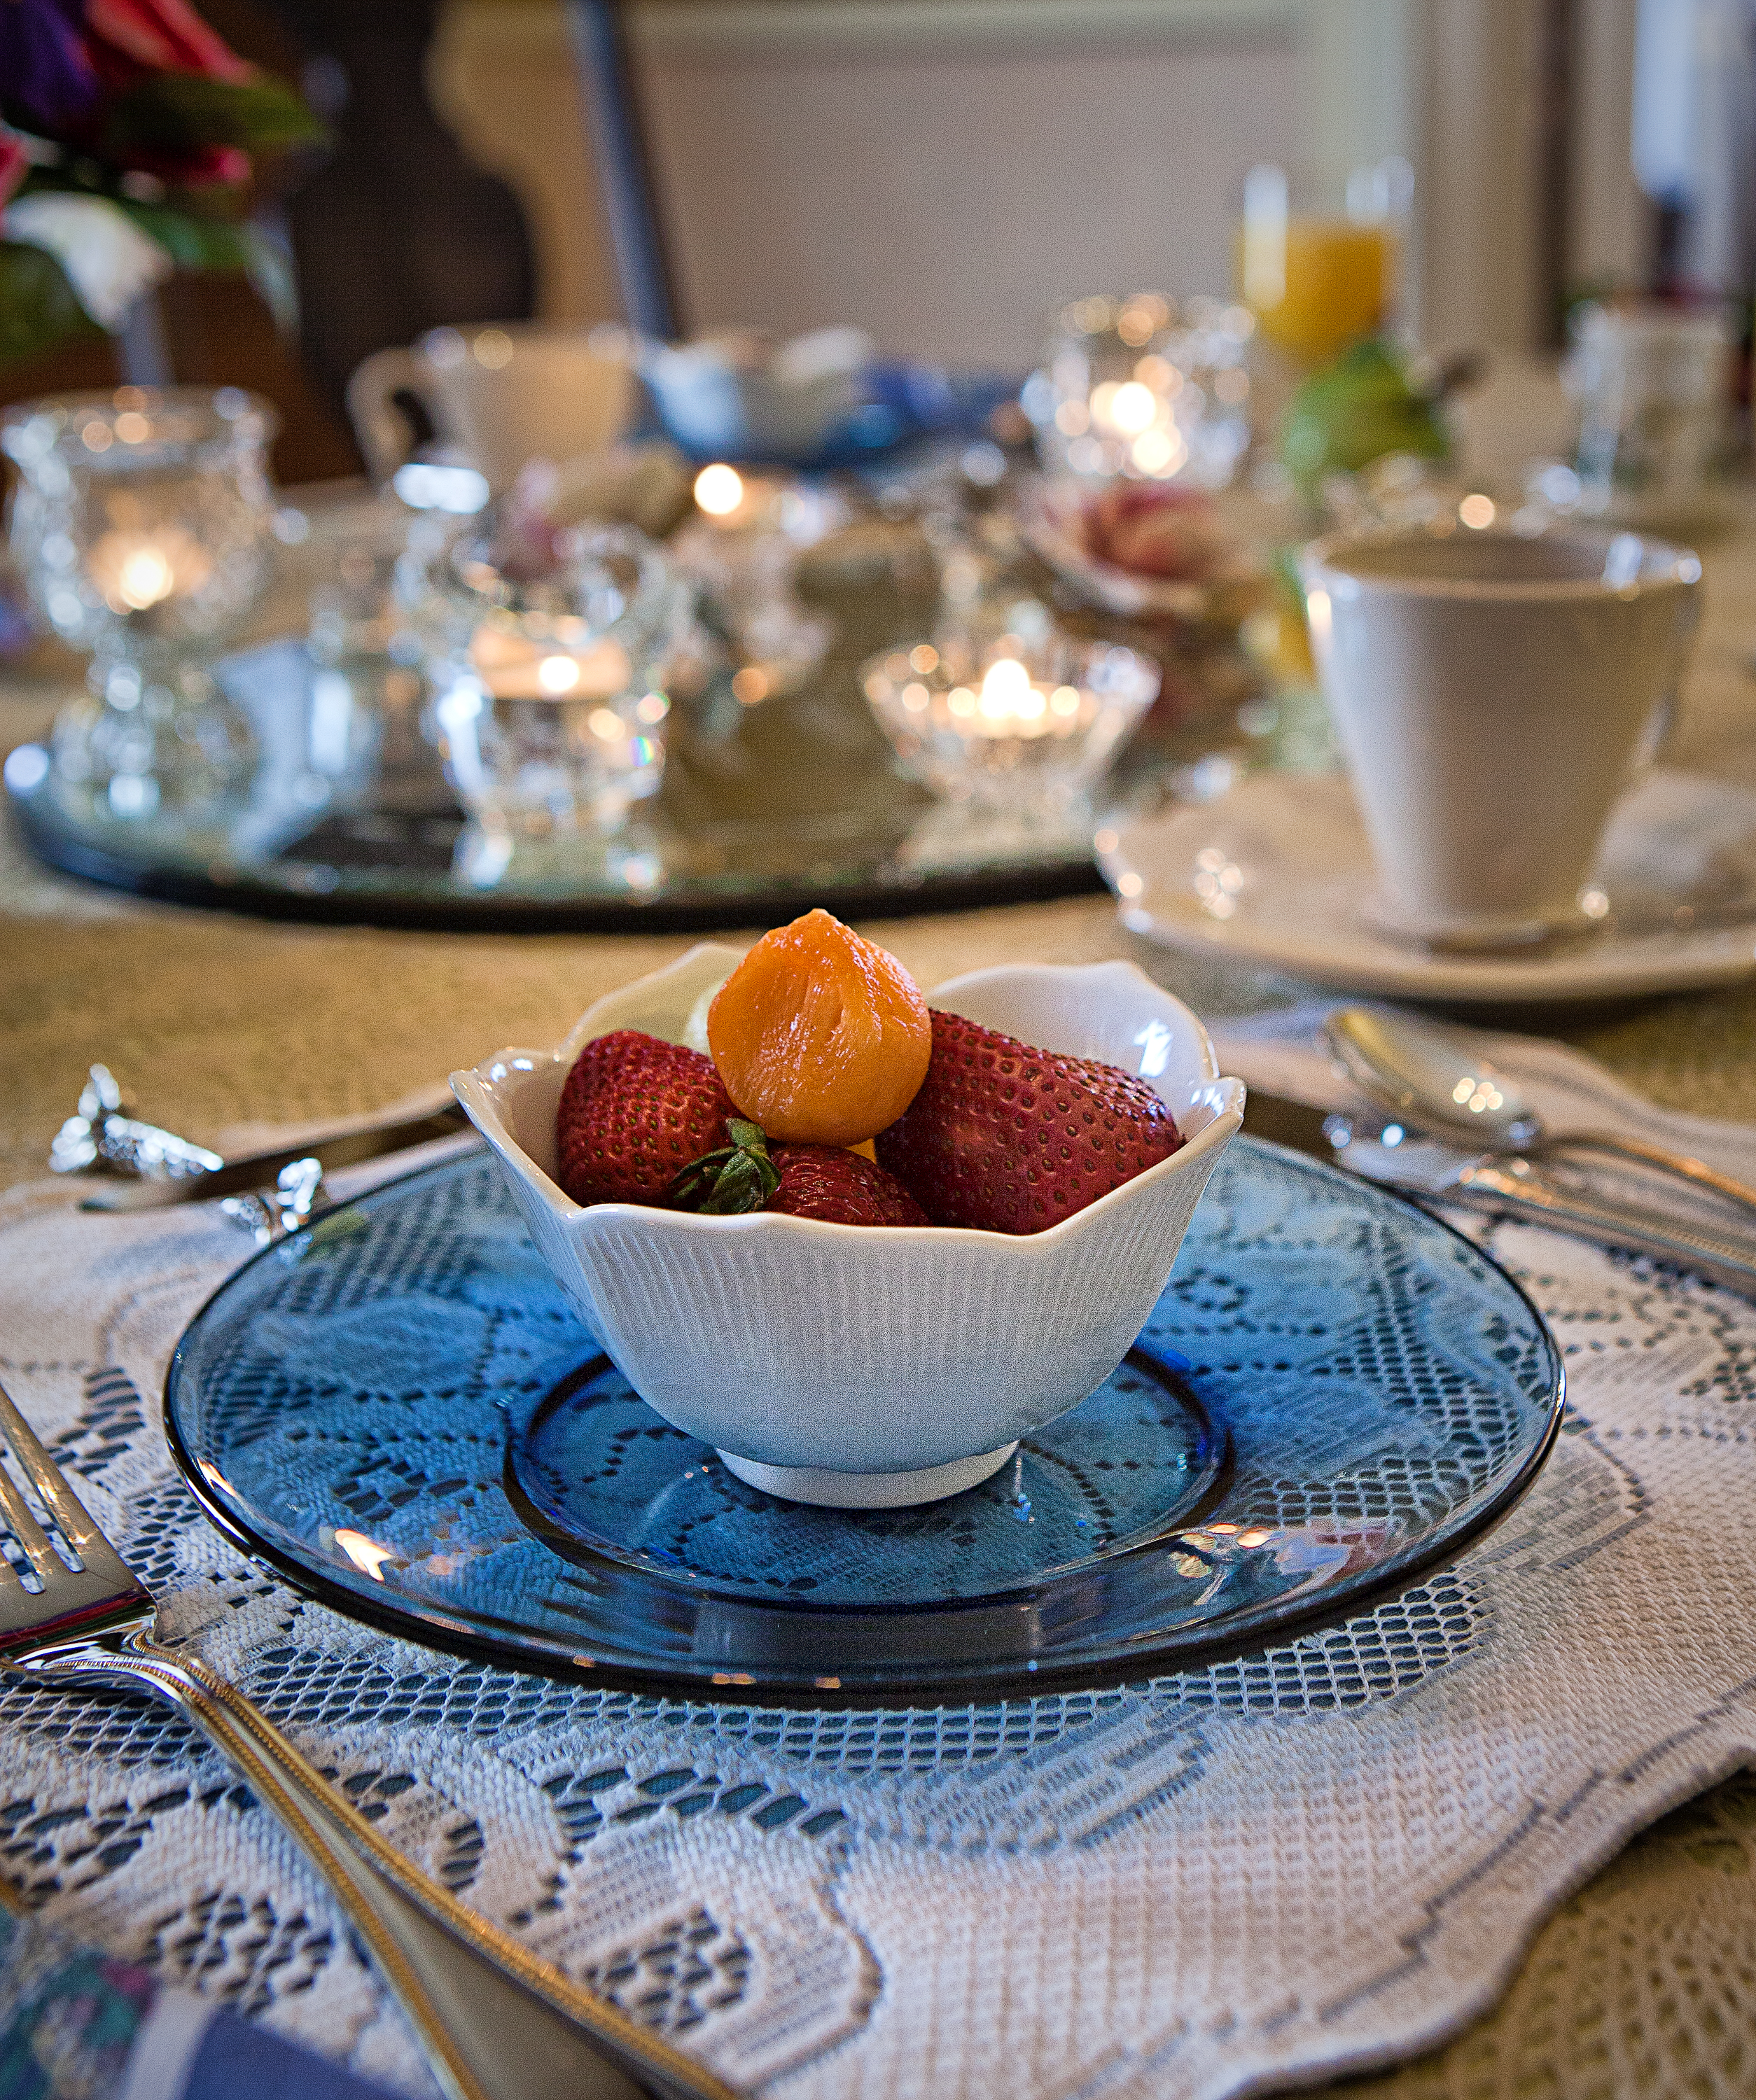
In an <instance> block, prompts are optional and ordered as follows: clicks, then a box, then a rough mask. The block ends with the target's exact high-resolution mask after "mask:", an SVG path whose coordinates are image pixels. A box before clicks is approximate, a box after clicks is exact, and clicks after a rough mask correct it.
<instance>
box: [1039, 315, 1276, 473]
mask: <svg viewBox="0 0 1756 2100" xmlns="http://www.w3.org/2000/svg"><path fill="white" fill-rule="evenodd" d="M1254 329H1255V321H1254V320H1253V319H1252V317H1251V315H1250V313H1249V311H1247V310H1246V308H1245V307H1242V306H1239V305H1237V304H1235V303H1228V302H1225V301H1224V300H1221V299H1213V298H1190V299H1185V300H1182V301H1178V300H1176V299H1171V298H1166V297H1165V296H1164V294H1163V293H1159V292H1136V293H1132V294H1131V295H1130V296H1129V297H1128V298H1121V299H1118V298H1110V297H1109V296H1107V295H1106V294H1102V293H1100V294H1096V295H1094V296H1093V297H1092V298H1084V299H1075V300H1074V301H1073V302H1072V303H1071V304H1070V305H1069V306H1067V307H1063V308H1062V309H1061V314H1060V316H1059V319H1058V322H1057V328H1056V330H1055V333H1053V334H1052V336H1051V337H1050V338H1049V341H1048V345H1047V346H1046V348H1045V350H1044V352H1043V364H1042V367H1041V368H1040V370H1039V371H1037V372H1035V373H1032V375H1031V377H1030V379H1029V380H1027V381H1026V384H1025V388H1024V392H1023V394H1022V395H1021V403H1022V405H1023V408H1024V411H1025V413H1026V415H1027V416H1028V417H1030V421H1031V422H1032V423H1033V424H1034V425H1035V429H1036V438H1037V451H1038V453H1039V457H1040V458H1041V459H1042V461H1043V465H1045V466H1046V467H1048V468H1049V469H1050V470H1052V471H1053V472H1057V473H1066V474H1074V475H1077V476H1079V478H1080V479H1084V480H1091V481H1099V480H1108V479H1110V478H1112V477H1113V476H1114V475H1116V474H1129V475H1132V476H1136V477H1138V478H1140V479H1145V480H1149V481H1171V480H1176V481H1181V482H1185V483H1190V484H1192V485H1193V486H1194V487H1198V488H1223V487H1224V486H1225V485H1226V484H1227V483H1229V481H1230V480H1231V479H1232V477H1233V474H1235V473H1236V472H1237V470H1238V463H1239V461H1241V460H1242V457H1243V456H1244V454H1245V452H1246V450H1247V449H1248V448H1249V444H1250V373H1249V370H1248V366H1247V363H1246V358H1247V351H1248V345H1249V342H1250V338H1251V333H1253V331H1254Z"/></svg>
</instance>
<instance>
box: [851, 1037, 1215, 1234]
mask: <svg viewBox="0 0 1756 2100" xmlns="http://www.w3.org/2000/svg"><path fill="white" fill-rule="evenodd" d="M1182 1141H1183V1140H1182V1138H1181V1136H1180V1135H1179V1133H1178V1131H1177V1127H1176V1122H1175V1120H1174V1119H1173V1118H1172V1116H1171V1111H1170V1110H1169V1109H1168V1108H1167V1107H1166V1106H1165V1104H1164V1102H1163V1101H1162V1100H1161V1099H1160V1097H1159V1096H1158V1094H1157V1093H1156V1092H1154V1090H1153V1088H1152V1087H1149V1085H1148V1084H1147V1083H1146V1082H1145V1080H1144V1079H1136V1078H1135V1077H1134V1075H1133V1074H1132V1073H1129V1072H1124V1071H1123V1070H1121V1069H1120V1068H1119V1067H1118V1066H1117V1065H1103V1064H1099V1063H1097V1062H1096V1061H1095V1060H1093V1059H1091V1058H1087V1057H1061V1056H1060V1055H1058V1054H1057V1052H1052V1051H1048V1050H1034V1049H1032V1048H1031V1047H1030V1044H1029V1043H1020V1042H1018V1041H1017V1039H1015V1038H1014V1037H1013V1036H1010V1035H1000V1034H999V1033H998V1032H997V1031H996V1030H994V1029H991V1028H982V1027H981V1026H978V1025H977V1023H976V1022H975V1021H965V1020H964V1019H963V1018H962V1017H960V1015H958V1014H955V1013H940V1012H935V1013H934V1014H933V1057H932V1061H931V1062H930V1063H929V1065H928V1066H927V1076H926V1078H925V1079H924V1080H923V1081H922V1083H921V1088H920V1092H919V1093H918V1094H916V1096H915V1098H914V1100H913V1101H911V1102H910V1104H909V1105H908V1106H907V1109H905V1110H903V1112H902V1115H901V1116H900V1117H899V1118H898V1120H897V1121H896V1122H895V1123H892V1124H891V1126H890V1127H889V1129H888V1130H887V1131H884V1132H880V1135H879V1138H878V1146H877V1149H878V1158H879V1161H880V1163H881V1164H882V1165H883V1166H885V1167H888V1168H889V1171H891V1173H893V1175H894V1176H896V1178H897V1179H898V1180H899V1181H900V1182H901V1183H902V1185H903V1187H904V1188H906V1189H907V1190H908V1192H909V1193H910V1194H911V1196H913V1197H914V1198H915V1199H916V1202H919V1203H920V1205H921V1207H923V1208H924V1210H925V1211H926V1213H927V1215H928V1216H929V1217H930V1218H931V1219H932V1220H933V1223H934V1224H940V1225H973V1226H977V1227H978V1228H979V1229H982V1230H983V1231H985V1232H991V1233H1040V1232H1043V1231H1046V1230H1047V1229H1048V1227H1049V1226H1051V1225H1058V1224H1060V1223H1061V1220H1062V1219H1063V1218H1070V1217H1071V1216H1072V1215H1073V1214H1074V1211H1083V1209H1084V1208H1085V1207H1086V1205H1087V1204H1088V1203H1093V1202H1096V1200H1097V1198H1099V1197H1100V1196H1106V1195H1108V1194H1109V1193H1110V1190H1111V1189H1119V1188H1120V1187H1121V1185H1122V1184H1123V1182H1124V1181H1132V1180H1133V1179H1134V1177H1135V1176H1136V1174H1144V1173H1145V1171H1146V1169H1147V1168H1148V1167H1156V1166H1157V1165H1158V1162H1159V1161H1160V1160H1161V1159H1168V1158H1170V1156H1171V1154H1172V1153H1173V1152H1175V1151H1176V1149H1177V1147H1178V1146H1179V1145H1180V1144H1181V1143H1182Z"/></svg>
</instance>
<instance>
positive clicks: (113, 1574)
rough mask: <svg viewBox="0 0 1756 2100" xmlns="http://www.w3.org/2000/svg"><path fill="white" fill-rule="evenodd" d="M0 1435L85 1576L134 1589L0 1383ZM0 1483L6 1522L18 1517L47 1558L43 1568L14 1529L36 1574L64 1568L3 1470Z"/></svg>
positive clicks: (124, 1568) (111, 1548) (113, 1551)
mask: <svg viewBox="0 0 1756 2100" xmlns="http://www.w3.org/2000/svg"><path fill="white" fill-rule="evenodd" d="M0 1436H4V1437H5V1439H6V1440H7V1443H8V1444H10V1445H11V1447H12V1451H13V1455H14V1456H15V1458H17V1460H18V1462H19V1463H20V1465H21V1466H22V1467H24V1471H26V1472H27V1473H28V1474H29V1476H30V1478H31V1480H32V1482H33V1485H34V1486H35V1488H36V1490H37V1492H38V1494H39V1495H41V1496H42V1500H43V1503H44V1506H45V1507H46V1509H47V1510H48V1511H49V1513H50V1514H51V1515H52V1516H53V1517H54V1519H55V1522H56V1524H59V1525H60V1529H61V1535H62V1537H64V1538H65V1539H66V1540H67V1542H68V1544H69V1545H70V1546H72V1547H73V1551H75V1552H76V1553H77V1555H79V1557H80V1559H81V1560H82V1561H83V1562H84V1563H85V1564H86V1568H87V1569H88V1570H89V1571H90V1573H92V1574H93V1575H95V1576H98V1577H100V1578H101V1579H103V1580H105V1581H109V1582H125V1583H127V1584H129V1585H130V1586H135V1574H134V1572H133V1570H132V1569H131V1568H129V1567H128V1566H127V1564H126V1563H125V1562H124V1560H122V1557H121V1555H120V1554H119V1553H118V1552H117V1551H116V1549H115V1547H114V1546H112V1545H111V1543H110V1542H109V1541H108V1539H107V1538H106V1537H104V1533H102V1532H101V1531H100V1530H99V1529H98V1527H97V1524H96V1523H95V1521H94V1520H93V1518H92V1516H91V1514H90V1511H88V1510H87V1509H86V1506H85V1504H84V1503H83V1502H81V1501H80V1499H79V1498H78V1496H77V1495H76V1494H75V1493H73V1489H71V1488H70V1487H69V1486H68V1485H67V1476H66V1475H65V1474H64V1473H63V1472H62V1471H61V1469H60V1467H59V1466H58V1465H56V1464H55V1461H54V1459H52V1458H51V1457H50V1456H49V1454H48V1453H47V1452H46V1450H44V1449H43V1447H42V1445H41V1444H40V1443H39V1442H38V1440H37V1432H36V1431H35V1430H33V1428H32V1427H31V1426H30V1424H29V1423H28V1422H27V1421H26V1420H25V1419H24V1416H23V1415H22V1414H20V1413H19V1411H18V1410H17V1408H16V1407H15V1406H14V1405H13V1404H12V1397H11V1394H10V1393H8V1392H7V1389H6V1387H4V1386H3V1385H0ZM0 1482H3V1483H4V1486H3V1487H0V1507H3V1508H4V1509H5V1511H6V1514H7V1518H8V1520H9V1521H11V1523H12V1524H14V1526H15V1528H16V1527H17V1526H18V1525H19V1520H20V1516H22V1518H23V1520H24V1523H25V1524H29V1528H30V1531H31V1532H32V1533H35V1535H36V1537H37V1540H38V1542H39V1544H40V1546H41V1548H42V1553H43V1554H45V1555H49V1556H50V1557H51V1565H48V1566H46V1565H45V1564H44V1562H43V1560H42V1559H40V1558H39V1556H38V1551H37V1549H36V1547H34V1546H33V1545H32V1543H31V1540H30V1537H29V1536H28V1535H27V1534H26V1533H25V1532H24V1530H23V1529H19V1531H18V1541H19V1543H20V1546H23V1547H24V1551H26V1552H27V1553H28V1554H29V1555H30V1557H31V1561H32V1564H33V1566H34V1567H35V1568H36V1569H37V1571H38V1573H39V1574H41V1575H42V1576H43V1577H45V1578H46V1577H48V1575H49V1574H50V1573H51V1572H54V1571H58V1570H59V1569H60V1568H61V1567H62V1566H63V1565H64V1564H63V1562H62V1561H61V1559H60V1555H58V1554H55V1551H54V1549H53V1548H52V1547H51V1545H50V1544H49V1541H48V1538H47V1537H46V1534H45V1533H44V1532H43V1529H42V1526H41V1525H40V1524H38V1522H37V1520H36V1519H35V1518H34V1517H33V1515H31V1513H30V1509H29V1505H28V1504H27V1503H26V1502H24V1498H23V1497H22V1496H21V1495H20V1494H19V1493H18V1490H17V1489H16V1488H15V1487H13V1485H12V1483H11V1480H10V1479H8V1478H7V1473H6V1470H5V1468H4V1467H0ZM8 1489H10V1490H11V1493H10V1494H8V1493H7V1490H8ZM14 1498H16V1504H17V1507H14Z"/></svg>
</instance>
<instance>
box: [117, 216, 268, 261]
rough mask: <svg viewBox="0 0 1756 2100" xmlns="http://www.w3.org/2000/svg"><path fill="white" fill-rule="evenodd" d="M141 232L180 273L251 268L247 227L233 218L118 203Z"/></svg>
mask: <svg viewBox="0 0 1756 2100" xmlns="http://www.w3.org/2000/svg"><path fill="white" fill-rule="evenodd" d="M116 201H117V204H119V205H121V209H122V210H124V211H126V213H127V214H128V216H129V217H130V218H131V219H132V220H133V221H134V223H135V225H136V226H138V227H139V229H140V231H141V232H143V233H144V234H146V235H148V236H150V238H151V239H152V240H156V241H157V243H158V245H159V246H160V247H161V248H162V249H164V250H165V253H166V254H168V255H169V256H170V259H171V260H172V262H174V263H175V264H176V266H177V267H178V268H179V270H218V271H231V272H232V273H234V274H236V273H238V272H240V271H244V270H245V269H247V268H248V267H249V256H248V253H247V250H246V248H245V241H244V239H243V235H244V228H243V227H241V226H240V225H239V224H238V223H237V222H236V220H234V219H227V218H203V217H199V216H197V214H195V213H194V212H189V211H179V210H178V209H177V207H176V206H175V205H168V204H138V203H136V202H135V200H134V199H133V198H132V197H118V198H117V200H116Z"/></svg>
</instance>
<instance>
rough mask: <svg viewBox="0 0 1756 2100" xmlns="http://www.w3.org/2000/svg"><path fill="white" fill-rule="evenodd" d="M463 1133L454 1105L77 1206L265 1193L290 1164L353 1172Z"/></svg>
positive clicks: (97, 1188)
mask: <svg viewBox="0 0 1756 2100" xmlns="http://www.w3.org/2000/svg"><path fill="white" fill-rule="evenodd" d="M468 1128H469V1119H468V1118H466V1117H465V1114H464V1112H463V1110H461V1108H458V1107H457V1106H456V1105H452V1106H449V1107H446V1108H441V1109H435V1110H433V1111H432V1113H431V1114H427V1115H419V1116H406V1117H404V1118H401V1119H400V1120H399V1121H398V1122H395V1123H374V1124H373V1125H372V1126H371V1127H369V1128H368V1129H365V1130H351V1131H345V1132H340V1133H338V1135H336V1136H333V1137H320V1138H317V1139H315V1140H313V1139H310V1138H307V1140H305V1141H304V1142H303V1143H302V1144H301V1145H282V1146H280V1148H279V1149H276V1150H275V1151H273V1152H252V1153H249V1154H245V1155H243V1156H241V1157H240V1158H235V1159H226V1160H222V1161H220V1162H219V1163H218V1165H217V1166H215V1167H210V1168H209V1169H207V1170H205V1171H203V1172H201V1173H195V1174H191V1173H187V1172H185V1173H182V1174H179V1175H178V1176H176V1177H175V1178H174V1180H152V1181H133V1180H128V1181H124V1180H104V1181H97V1182H94V1183H93V1185H92V1189H91V1193H90V1195H89V1196H87V1197H86V1198H85V1200H84V1202H82V1203H81V1205H80V1208H81V1210H82V1211H156V1210H159V1209H161V1208H162V1207H164V1206H165V1204H167V1203H201V1202H205V1201H206V1200H207V1199H208V1198H210V1197H213V1196H235V1195H240V1194H243V1193H246V1192H249V1191H250V1190H254V1189H263V1188H266V1187H267V1186H269V1185H271V1184H272V1183H273V1181H274V1180H275V1179H276V1176H277V1175H279V1173H280V1170H281V1168H282V1167H290V1166H291V1165H292V1164H293V1162H294V1161H295V1160H300V1159H315V1161H316V1162H318V1164H319V1165H320V1167H322V1168H323V1170H324V1172H325V1173H331V1172H333V1171H334V1170H335V1169H336V1168H337V1167H355V1166H357V1165H359V1163H360V1162H361V1161H362V1160H366V1159H377V1158H382V1155H383V1154H386V1153H387V1152H402V1151H405V1150H406V1149H408V1146H410V1145H425V1144H426V1143H427V1142H428V1141H429V1140H430V1139H432V1138H435V1137H454V1136H457V1132H459V1131H462V1130H467V1129H468Z"/></svg>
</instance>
